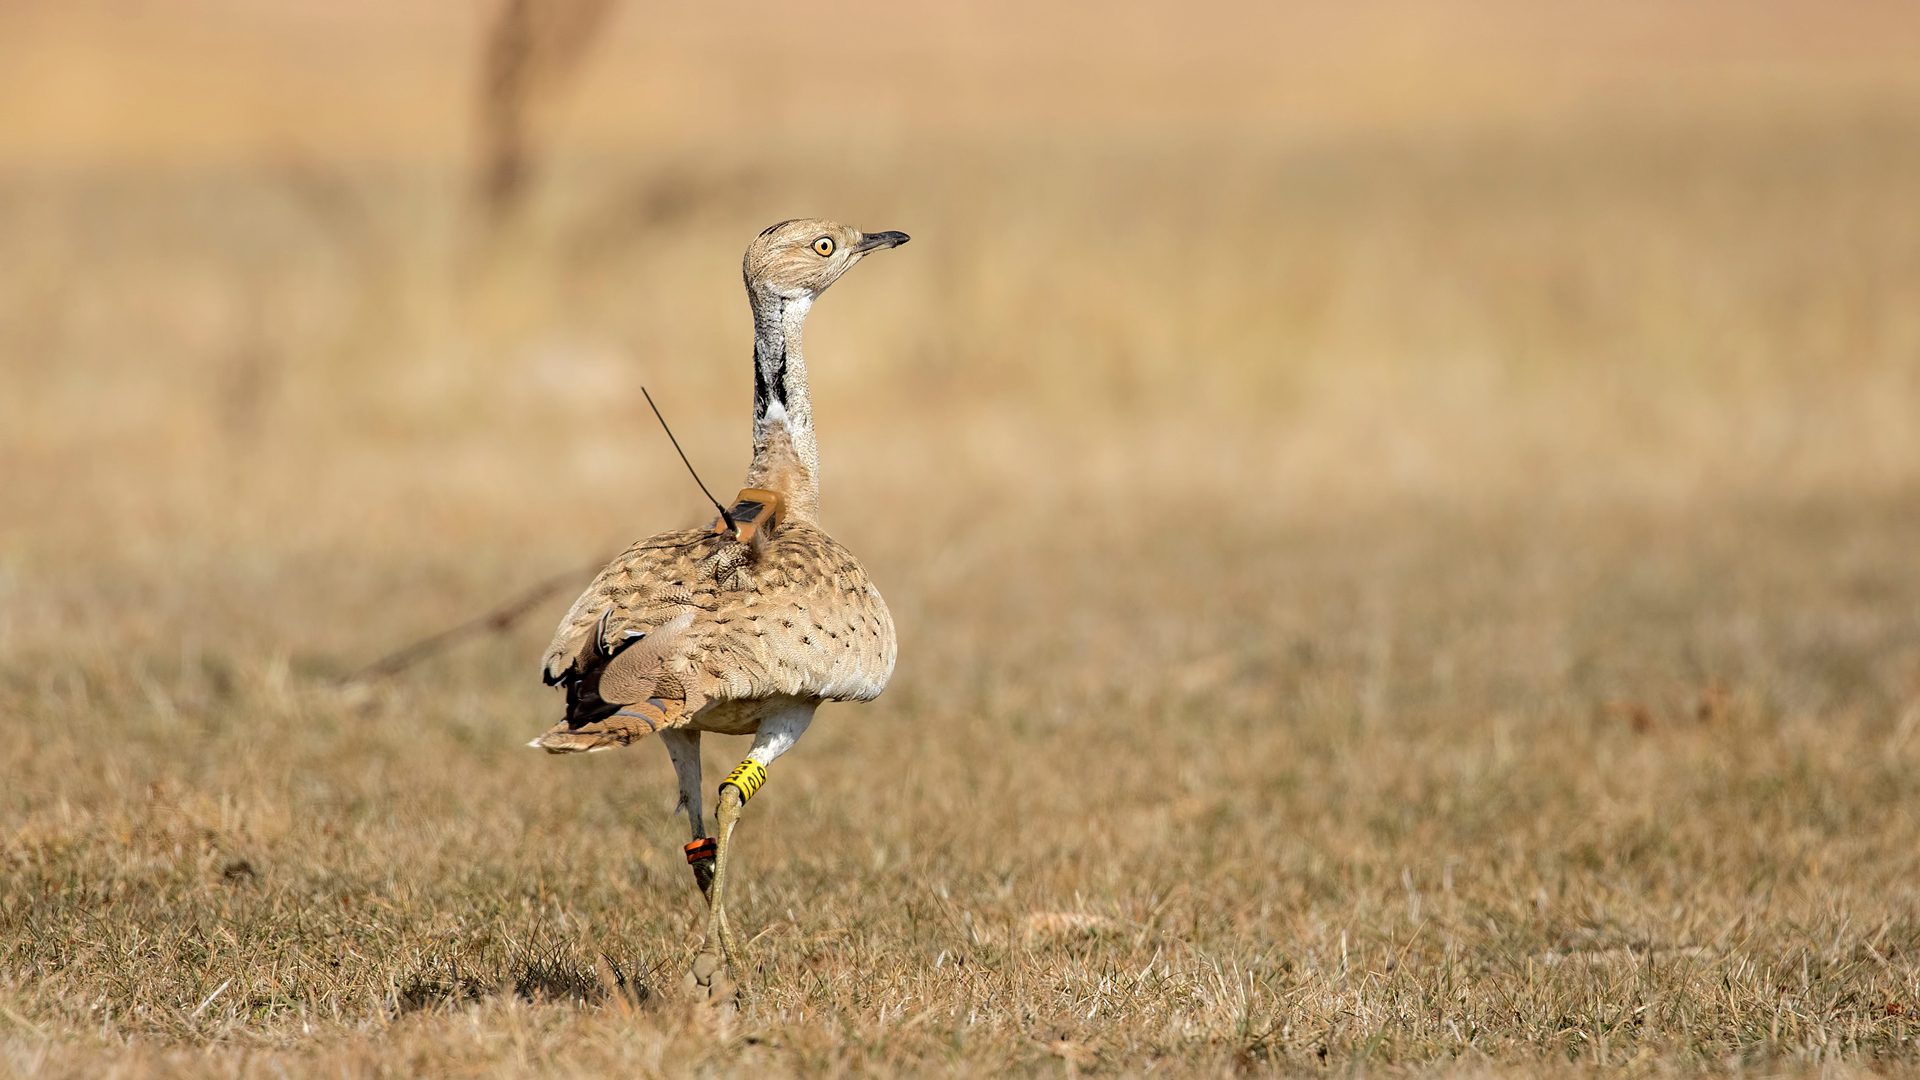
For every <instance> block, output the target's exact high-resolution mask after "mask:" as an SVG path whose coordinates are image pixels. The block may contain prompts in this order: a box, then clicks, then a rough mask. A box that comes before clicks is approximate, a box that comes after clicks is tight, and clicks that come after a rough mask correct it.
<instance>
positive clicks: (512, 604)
mask: <svg viewBox="0 0 1920 1080" xmlns="http://www.w3.org/2000/svg"><path fill="white" fill-rule="evenodd" d="M600 565H601V564H600V563H597V562H596V563H594V564H592V565H591V566H582V567H579V568H577V569H574V570H569V571H567V572H566V573H563V574H556V575H554V576H553V577H550V578H548V579H546V580H545V581H542V582H540V583H539V584H537V585H535V586H533V587H532V588H530V589H528V590H526V591H525V592H523V593H520V594H519V595H517V596H515V597H513V598H512V599H510V600H508V601H506V602H504V603H502V604H500V605H499V606H498V607H495V608H494V609H493V610H491V611H489V612H487V613H486V614H485V615H481V616H479V617H478V618H474V619H469V620H467V621H466V622H463V623H460V624H459V625H457V626H452V627H448V628H447V629H445V630H442V631H440V632H438V633H435V634H430V635H428V636H427V637H424V638H421V639H420V640H419V641H416V642H414V643H413V644H411V645H408V646H406V647H405V648H403V649H397V650H395V651H393V652H391V653H388V654H387V655H385V656H383V657H381V658H380V659H378V660H375V661H374V662H373V663H371V664H368V665H366V666H365V667H363V668H361V669H360V670H358V671H355V672H354V673H353V674H351V675H349V676H347V677H346V679H345V680H343V681H344V682H347V683H364V682H372V681H374V680H376V679H384V678H387V677H388V676H391V675H397V674H399V673H400V672H402V671H405V670H406V669H408V668H410V667H412V666H414V665H415V664H418V663H420V662H421V661H423V660H428V659H431V658H433V657H435V656H438V655H440V654H441V653H443V652H446V651H447V650H448V649H451V648H453V647H454V646H455V645H458V644H460V643H461V642H463V641H467V640H469V639H472V638H476V637H479V636H481V635H483V634H504V633H506V632H507V631H508V630H511V629H513V627H514V625H515V624H516V623H518V622H519V621H520V620H521V618H523V617H524V616H526V615H527V613H528V612H531V611H533V610H534V609H536V608H538V607H539V606H540V605H541V604H542V603H545V602H546V601H547V600H548V599H549V598H551V597H553V596H555V595H557V594H559V593H562V592H564V591H565V590H566V589H567V588H568V587H569V586H574V585H583V584H585V583H586V582H587V581H589V580H591V579H592V578H593V575H594V574H596V573H599V571H600Z"/></svg>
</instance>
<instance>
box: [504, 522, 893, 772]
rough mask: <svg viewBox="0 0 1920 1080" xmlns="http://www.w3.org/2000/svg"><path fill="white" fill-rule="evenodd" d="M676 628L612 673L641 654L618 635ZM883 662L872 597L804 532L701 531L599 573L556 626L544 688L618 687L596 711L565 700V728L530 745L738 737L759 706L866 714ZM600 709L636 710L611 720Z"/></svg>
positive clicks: (889, 630)
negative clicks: (658, 645)
mask: <svg viewBox="0 0 1920 1080" xmlns="http://www.w3.org/2000/svg"><path fill="white" fill-rule="evenodd" d="M609 611H611V612H612V614H611V615H610V616H608V615H607V612H609ZM688 615H691V617H692V618H691V620H690V622H689V624H688V625H686V626H685V628H684V629H680V630H678V631H677V632H675V633H674V634H673V638H674V640H673V645H672V647H671V648H670V649H669V650H668V651H667V652H666V655H664V656H662V657H660V658H659V661H658V663H650V664H648V665H647V668H648V670H646V671H640V672H632V673H628V672H618V670H617V669H618V668H619V666H620V663H619V662H620V660H621V659H622V658H623V657H625V656H626V655H627V652H625V651H615V650H619V648H620V645H621V644H622V643H623V641H634V642H637V644H638V645H641V646H643V645H644V644H645V640H644V639H635V638H631V637H628V636H627V635H629V634H651V633H653V632H654V631H656V630H657V629H658V628H661V627H663V626H666V625H667V624H669V623H670V622H672V621H674V620H675V619H678V618H683V617H685V616H688ZM603 617H604V618H603ZM603 628H604V635H605V636H604V640H605V642H606V645H607V650H606V651H608V652H610V653H611V659H610V660H605V661H603V662H602V663H601V664H598V665H596V664H595V663H594V661H595V659H596V656H595V650H594V648H593V644H594V641H595V638H596V636H597V635H599V634H601V633H602V632H603ZM634 647H635V646H632V645H629V646H628V649H629V650H631V649H632V648H634ZM894 657H895V645H894V636H893V618H892V616H891V615H889V614H888V613H887V605H886V601H884V600H882V599H881V598H880V590H879V589H877V588H875V587H874V585H873V582H871V581H869V580H868V579H867V572H866V571H865V570H864V569H862V568H861V566H860V563H859V561H858V560H856V559H855V558H854V557H853V554H852V553H851V552H849V551H848V550H847V549H846V548H844V547H842V546H840V545H839V544H838V543H836V542H835V541H834V539H833V538H832V537H830V536H828V535H827V534H826V533H825V532H823V531H821V530H820V529H819V528H818V527H817V526H814V525H812V524H809V523H807V522H804V521H786V522H782V523H780V525H779V526H778V527H776V528H775V529H774V530H772V532H771V534H770V535H768V536H766V537H765V538H764V540H761V541H759V542H757V543H750V544H742V543H738V542H735V541H734V540H733V539H732V538H731V537H729V536H726V535H724V534H720V533H715V532H713V531H712V530H709V529H698V530H687V531H683V532H671V533H662V534H661V535H659V536H655V537H652V538H649V539H646V540H642V541H640V542H639V543H637V544H635V545H633V546H632V547H631V548H628V549H627V550H626V551H625V552H624V553H623V554H621V556H620V557H619V558H617V559H615V560H614V561H613V562H612V563H610V564H608V566H607V568H606V569H605V570H602V571H601V572H600V576H599V577H597V578H595V579H594V582H593V584H592V585H590V586H588V588H587V591H586V592H585V593H583V594H581V596H580V599H579V600H577V601H575V602H574V605H573V610H572V611H569V612H568V613H567V617H566V618H565V619H564V620H562V621H561V623H560V629H559V631H558V632H557V633H556V634H555V635H554V639H553V644H552V645H551V646H550V647H549V648H548V649H547V655H546V659H545V664H544V671H545V675H546V679H547V681H548V682H549V683H561V682H567V683H570V684H571V685H574V686H580V685H582V684H583V680H584V679H585V678H586V677H588V676H590V675H592V674H594V673H595V671H594V669H595V668H596V667H599V668H601V669H603V670H615V671H616V673H618V674H623V675H627V676H628V677H626V678H622V679H619V680H617V682H618V683H619V684H620V686H619V689H618V691H615V692H610V693H604V694H601V693H599V691H603V690H606V689H607V687H608V684H609V682H610V680H608V679H607V678H606V677H604V676H603V677H602V678H601V679H600V680H599V681H598V684H597V686H595V687H590V689H593V690H594V691H595V694H596V696H597V700H589V701H587V702H585V703H584V704H582V703H580V702H579V701H578V698H579V697H580V695H578V694H576V695H574V697H575V699H576V700H574V701H570V705H572V706H573V707H572V708H570V709H569V716H568V717H567V718H566V719H564V720H562V721H561V722H560V723H559V724H557V725H555V726H554V728H553V729H552V730H551V731H549V732H548V733H547V734H546V735H544V736H542V737H541V740H540V744H541V745H542V746H544V747H546V748H548V749H552V750H556V751H560V752H566V751H572V750H591V749H599V748H601V747H605V746H613V745H623V744H626V743H629V742H632V741H633V740H634V739H636V738H642V737H645V736H647V735H650V734H652V733H653V732H654V731H656V730H659V729H660V728H668V727H684V726H688V725H691V726H693V727H695V728H696V729H698V730H702V731H713V732H720V733H724V734H729V735H738V734H746V733H749V732H751V731H752V730H753V729H754V727H755V726H757V722H758V719H759V718H758V716H756V715H755V713H757V712H759V711H760V710H758V709H756V708H754V707H753V706H754V705H755V704H756V703H759V702H763V701H766V700H768V699H781V698H786V699H794V698H797V699H814V700H820V701H871V700H872V699H873V698H875V697H877V696H879V694H880V691H881V690H883V689H884V688H885V687H886V685H887V678H888V676H889V675H891V674H892V672H893V664H894ZM651 659H652V658H651V657H650V658H649V660H651ZM602 703H604V706H636V708H629V709H627V710H624V711H623V712H617V711H614V709H613V708H603V707H600V706H601V705H602ZM628 714H638V715H628Z"/></svg>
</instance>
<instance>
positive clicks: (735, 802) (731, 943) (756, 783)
mask: <svg viewBox="0 0 1920 1080" xmlns="http://www.w3.org/2000/svg"><path fill="white" fill-rule="evenodd" d="M766 780H767V770H766V768H765V767H764V766H762V765H761V764H760V763H759V762H757V761H754V760H753V759H752V758H748V759H747V760H746V761H743V762H741V763H740V767H739V768H737V769H735V770H733V772H732V773H731V774H730V775H728V777H727V779H726V781H725V782H724V783H722V784H721V785H720V800H719V801H720V805H719V807H718V808H717V809H716V810H715V811H714V825H715V826H716V828H715V830H714V831H716V832H718V833H719V834H720V857H719V858H718V859H717V860H715V865H714V868H713V891H712V892H711V893H709V894H708V905H707V951H708V952H712V951H713V949H714V946H715V945H716V944H718V946H719V948H720V953H721V955H722V956H724V957H726V961H727V966H729V967H732V968H736V969H737V968H738V967H739V966H740V961H741V960H743V959H745V956H744V954H742V953H741V951H740V943H739V941H738V940H736V939H735V938H734V936H733V927H731V926H729V925H727V856H728V855H729V854H731V849H732V840H733V827H734V826H735V825H737V824H739V823H740V809H741V807H743V806H745V805H746V804H747V799H748V798H749V797H751V796H752V795H753V793H754V792H755V791H757V790H759V788H760V785H761V784H763V783H766Z"/></svg>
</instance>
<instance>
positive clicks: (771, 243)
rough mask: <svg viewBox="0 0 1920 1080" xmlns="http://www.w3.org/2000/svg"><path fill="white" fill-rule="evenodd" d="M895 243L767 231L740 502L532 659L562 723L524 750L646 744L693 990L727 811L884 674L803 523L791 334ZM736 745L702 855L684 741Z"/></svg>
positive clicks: (835, 572)
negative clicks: (678, 846) (674, 835)
mask: <svg viewBox="0 0 1920 1080" xmlns="http://www.w3.org/2000/svg"><path fill="white" fill-rule="evenodd" d="M906 242H907V235H906V234H905V233H898V232H879V233H863V232H861V231H859V230H858V229H852V228H848V227H847V226H845V225H837V224H835V223H833V222H831V221H821V220H818V219H812V218H802V219H797V220H794V221H783V222H781V223H780V224H778V225H774V226H770V227H769V228H767V229H766V230H765V231H763V232H761V233H760V235H759V236H757V237H755V238H754V240H753V243H751V244H749V245H748V246H747V254H746V258H745V260H744V264H743V270H744V273H745V276H746V284H747V298H748V300H749V301H750V302H751V303H752V305H753V464H752V465H751V466H750V467H749V468H748V469H747V481H746V489H745V490H743V491H741V492H740V494H739V496H738V497H737V498H736V499H735V500H734V503H733V506H732V509H731V510H730V511H723V512H722V515H721V519H720V520H718V521H716V522H715V523H714V525H713V527H712V528H708V529H688V530H685V531H681V532H669V533H662V534H660V535H659V536H655V537H651V538H649V539H646V540H642V541H640V542H639V543H637V544H635V545H633V546H632V547H630V548H628V549H627V550H626V551H625V552H623V553H622V554H621V555H620V557H619V558H616V559H614V560H613V562H611V563H609V564H607V568H606V569H605V570H602V571H601V572H600V575H599V576H598V577H597V578H595V579H594V581H593V584H592V585H589V586H588V587H587V591H586V592H584V593H582V594H581V596H580V599H579V600H577V601H575V602H574V605H573V610H571V611H569V612H567V617H566V618H565V619H563V620H561V622H560V629H559V631H558V632H556V633H555V634H554V637H553V645H552V646H551V647H550V648H548V649H547V655H546V660H545V666H544V674H545V677H546V681H547V683H548V684H549V685H555V684H558V685H561V686H564V687H565V688H566V692H567V715H566V718H565V719H564V720H562V721H561V722H560V723H558V724H556V725H554V727H553V728H552V730H550V731H548V732H547V733H546V734H544V735H542V736H541V737H540V738H538V739H536V740H534V742H533V745H535V746H538V747H541V748H543V749H546V750H549V751H552V752H554V753H572V752H577V751H582V750H604V749H608V748H610V747H615V746H624V745H626V744H628V743H630V742H633V741H634V740H635V739H640V738H645V737H646V736H648V735H653V734H658V735H659V736H660V741H661V742H663V743H665V744H666V747H667V753H668V754H670V755H671V756H672V758H673V769H674V772H675V773H676V774H677V775H678V777H679V781H680V808H681V809H683V810H685V811H686V813H687V819H688V821H689V822H690V823H691V825H692V827H693V841H692V842H691V843H689V844H688V845H687V848H686V851H687V861H688V862H689V863H690V864H692V866H693V873H694V880H695V881H696V882H697V883H698V884H699V886H700V890H701V892H702V893H704V894H705V895H706V898H707V907H708V914H707V939H706V947H705V949H704V950H703V951H702V953H701V954H700V956H699V957H698V958H697V959H696V960H695V961H694V967H693V972H692V975H693V978H694V980H695V981H696V982H697V983H699V984H701V985H706V986H711V985H712V983H711V980H712V979H713V977H714V975H715V974H716V972H717V971H718V970H719V969H720V967H721V965H722V962H723V958H724V962H725V964H726V965H728V966H734V967H737V965H738V963H739V960H740V958H741V951H740V946H739V943H738V942H737V941H736V939H735V938H734V935H733V931H732V929H731V928H730V927H729V926H728V925H727V910H726V896H727V854H728V845H729V843H730V842H731V840H732V837H733V829H734V825H735V823H736V822H738V821H739V818H740V810H741V807H742V806H744V805H745V804H746V802H747V800H748V799H751V798H753V794H754V792H756V791H758V790H760V785H761V784H763V783H765V782H766V779H767V767H768V766H769V765H771V764H773V761H774V759H775V758H778V757H779V756H780V755H781V754H784V753H786V752H787V751H788V750H790V749H792V748H793V745H794V743H795V742H797V741H798V740H799V738H800V736H801V734H803V733H804V732H805V731H806V730H807V725H808V724H809V723H811V722H812V721H813V712H814V710H815V709H816V708H818V707H819V705H820V703H821V702H823V701H871V700H872V699H873V698H875V697H877V696H879V694H880V691H881V690H882V689H884V688H885V687H886V685H887V679H888V677H889V676H891V675H892V674H893V662H894V655H895V647H894V637H893V617H892V616H891V615H889V614H888V613H887V605H886V602H885V601H884V600H882V599H881V598H880V590H879V589H877V588H875V587H874V585H873V583H872V582H871V581H869V580H867V573H866V571H865V570H863V569H862V568H861V566H860V563H859V561H858V560H856V559H855V558H854V557H853V554H852V553H851V552H849V551H848V550H847V549H846V548H844V547H841V546H840V545H839V544H837V543H835V542H834V540H833V538H832V537H830V536H828V535H827V534H826V533H825V532H824V531H822V530H821V528H820V525H819V523H818V514H819V504H820V454H819V450H818V448H817V446H816V445H815V442H814V434H813V404H812V401H811V399H810V398H809V396H808V392H807V366H806V363H805V361H804V360H802V359H801V356H800V331H801V326H802V324H803V323H805V321H806V318H807V312H808V310H809V309H811V308H812V306H813V301H814V299H815V298H817V297H818V296H819V295H820V294H821V293H822V292H824V291H825V290H826V288H827V286H829V285H832V284H833V283H834V282H835V281H836V280H838V279H839V277H840V275H842V274H844V273H846V272H847V271H848V270H850V269H852V268H853V265H854V264H855V263H857V262H859V261H860V260H861V259H863V258H865V257H866V256H867V255H868V254H869V253H871V252H875V251H880V250H882V249H885V248H891V247H898V246H900V245H901V244H904V243H906ZM703 731H712V732H717V733H720V734H725V735H749V734H750V735H752V736H753V747H752V749H750V750H749V751H748V752H747V758H746V760H745V761H742V762H741V763H740V765H739V767H738V768H736V769H734V770H733V772H731V773H729V774H728V775H727V778H726V779H725V780H723V781H721V783H720V790H719V793H718V799H717V801H718V803H719V806H718V808H717V810H716V813H715V825H716V829H715V831H716V832H717V833H718V834H719V835H718V839H717V840H716V839H713V838H709V837H708V836H707V830H706V825H705V823H704V822H703V820H702V815H701V805H700V784H701V779H700V733H701V732H703Z"/></svg>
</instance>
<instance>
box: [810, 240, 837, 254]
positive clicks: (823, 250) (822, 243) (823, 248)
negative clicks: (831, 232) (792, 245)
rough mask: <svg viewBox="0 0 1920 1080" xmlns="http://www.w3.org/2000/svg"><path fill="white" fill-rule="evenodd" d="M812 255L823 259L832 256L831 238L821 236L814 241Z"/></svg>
mask: <svg viewBox="0 0 1920 1080" xmlns="http://www.w3.org/2000/svg"><path fill="white" fill-rule="evenodd" d="M813 253H814V254H816V255H818V256H820V257H821V258H823V259H824V258H826V257H827V256H829V255H831V254H833V237H831V236H823V237H821V238H820V239H818V240H815V241H814V242H813Z"/></svg>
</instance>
